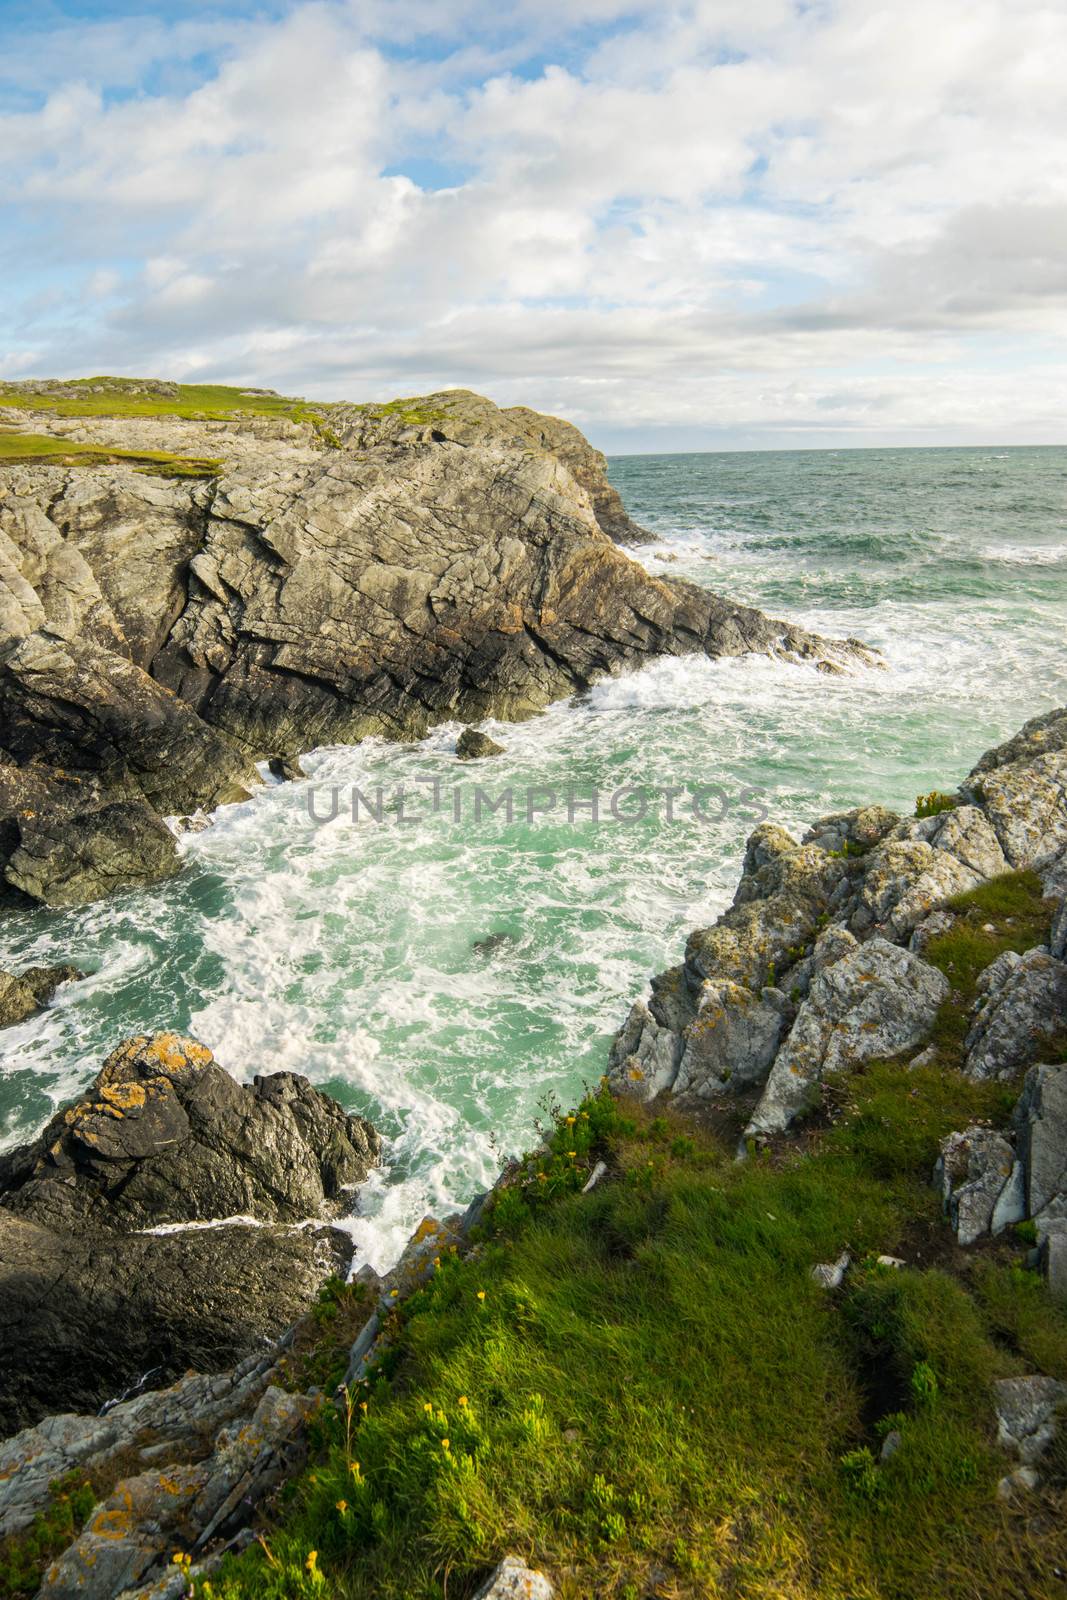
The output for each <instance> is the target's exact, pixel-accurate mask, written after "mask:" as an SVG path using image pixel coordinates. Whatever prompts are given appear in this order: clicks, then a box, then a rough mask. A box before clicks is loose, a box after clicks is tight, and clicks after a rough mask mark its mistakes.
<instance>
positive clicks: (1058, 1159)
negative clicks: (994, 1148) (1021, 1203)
mask: <svg viewBox="0 0 1067 1600" xmlns="http://www.w3.org/2000/svg"><path fill="white" fill-rule="evenodd" d="M1012 1124H1013V1126H1014V1128H1015V1130H1016V1146H1017V1149H1018V1152H1019V1159H1020V1161H1021V1162H1022V1165H1023V1169H1024V1171H1025V1174H1026V1215H1027V1216H1028V1217H1032V1218H1033V1219H1034V1220H1035V1221H1036V1222H1037V1223H1038V1227H1039V1231H1040V1229H1041V1224H1042V1221H1043V1220H1050V1219H1051V1218H1053V1217H1064V1218H1067V1065H1062V1066H1040V1065H1039V1066H1035V1067H1031V1068H1030V1071H1029V1072H1028V1073H1027V1074H1026V1078H1025V1081H1024V1083H1023V1089H1022V1093H1021V1094H1020V1096H1019V1099H1018V1101H1017V1102H1016V1105H1015V1110H1014V1111H1013V1113H1012Z"/></svg>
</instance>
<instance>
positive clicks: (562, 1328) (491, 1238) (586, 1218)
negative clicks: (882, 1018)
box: [205, 874, 1067, 1600]
mask: <svg viewBox="0 0 1067 1600" xmlns="http://www.w3.org/2000/svg"><path fill="white" fill-rule="evenodd" d="M1038 893H1039V887H1038V885H1037V883H1036V880H1035V879H1034V878H1032V877H1031V876H1029V875H1026V874H1018V875H1013V876H1012V877H1011V878H1010V879H1006V880H1000V881H999V882H997V883H995V884H993V885H987V886H984V887H983V888H982V889H980V890H978V891H976V893H975V894H974V895H971V896H965V897H963V898H962V900H961V901H960V902H959V903H958V904H959V908H960V909H961V910H962V911H963V912H964V917H963V920H962V923H961V924H960V925H959V926H958V928H957V929H956V930H954V932H953V933H952V934H950V935H948V936H947V937H946V938H945V939H944V940H942V941H940V943H939V946H938V947H935V948H934V949H932V951H931V958H932V959H933V960H935V961H936V962H937V963H938V965H940V966H942V968H943V969H944V970H946V971H947V972H948V973H949V975H950V977H951V978H952V980H953V983H954V984H955V985H956V989H957V996H956V998H955V999H954V1000H952V1001H950V1002H949V1003H948V1004H947V1006H946V1008H945V1016H944V1019H943V1021H942V1024H941V1026H940V1028H939V1043H940V1048H941V1059H940V1062H939V1064H938V1065H937V1066H934V1067H931V1068H928V1069H926V1070H916V1071H913V1072H908V1071H907V1070H906V1069H905V1068H903V1067H901V1066H899V1065H894V1064H891V1063H886V1064H880V1065H878V1066H875V1067H873V1068H871V1069H870V1070H868V1071H867V1072H865V1073H863V1074H862V1075H857V1076H855V1077H853V1078H851V1079H849V1080H847V1081H845V1082H839V1083H838V1084H836V1085H831V1086H830V1087H829V1089H828V1092H827V1096H826V1104H825V1106H824V1115H823V1118H822V1119H821V1121H820V1123H819V1125H818V1126H817V1127H814V1128H812V1129H810V1130H809V1132H808V1134H807V1135H806V1136H805V1137H804V1138H803V1139H794V1140H791V1141H790V1140H787V1141H783V1142H782V1143H781V1144H780V1145H779V1146H778V1147H777V1149H776V1150H774V1151H772V1152H770V1153H768V1154H767V1155H766V1156H765V1157H762V1158H759V1159H754V1160H751V1161H749V1162H747V1163H744V1164H742V1165H738V1164H736V1163H735V1162H734V1161H733V1160H732V1157H731V1153H730V1151H729V1150H727V1149H726V1148H724V1147H723V1146H722V1145H721V1144H719V1143H718V1142H716V1140H715V1139H714V1138H713V1137H712V1136H711V1135H710V1134H705V1133H702V1132H701V1131H700V1130H697V1129H694V1128H693V1127H691V1126H686V1125H684V1124H683V1123H682V1122H681V1121H680V1120H679V1119H677V1118H676V1117H674V1116H668V1117H662V1116H659V1117H656V1116H653V1115H652V1114H651V1113H648V1112H642V1111H638V1110H631V1109H629V1108H620V1107H619V1106H618V1105H616V1104H615V1103H614V1102H613V1101H612V1100H611V1099H610V1098H609V1097H608V1096H607V1095H606V1094H605V1093H600V1094H598V1095H596V1096H593V1097H591V1098H590V1099H588V1100H587V1101H586V1102H585V1103H584V1105H583V1106H582V1107H580V1108H579V1110H578V1111H577V1112H576V1113H572V1114H571V1115H570V1116H569V1117H564V1116H559V1117H558V1118H557V1119H556V1125H555V1128H554V1131H553V1132H552V1135H551V1139H550V1144H549V1147H548V1149H547V1150H546V1151H543V1152H541V1153H540V1154H539V1155H537V1156H535V1157H532V1158H530V1159H529V1161H528V1162H527V1163H526V1165H525V1167H524V1168H523V1170H522V1172H521V1174H520V1175H519V1178H518V1180H517V1181H516V1183H515V1184H514V1185H513V1186H512V1187H509V1188H508V1189H506V1190H504V1191H503V1192H502V1193H501V1194H500V1196H499V1197H498V1200H497V1203H496V1206H495V1209H494V1211H493V1213H492V1215H491V1218H490V1221H489V1223H488V1225H487V1227H486V1230H485V1237H484V1239H483V1240H482V1242H481V1243H480V1244H479V1246H478V1247H477V1248H476V1249H475V1250H474V1251H473V1252H472V1254H471V1255H470V1256H468V1257H467V1258H466V1259H452V1258H446V1259H445V1260H444V1261H443V1262H442V1263H441V1266H440V1268H439V1270H438V1271H437V1273H436V1275H435V1277H434V1279H433V1281H432V1282H431V1283H430V1284H429V1285H428V1286H427V1287H426V1288H424V1289H422V1290H420V1291H419V1292H418V1293H417V1294H415V1295H414V1296H413V1297H412V1298H411V1299H410V1300H409V1301H407V1302H406V1303H405V1304H404V1305H403V1306H402V1307H401V1308H400V1309H399V1310H398V1311H397V1312H396V1313H394V1318H395V1323H396V1327H395V1329H394V1343H393V1348H392V1349H391V1351H390V1352H389V1353H388V1355H387V1356H386V1357H385V1358H384V1359H383V1362H382V1365H381V1370H380V1371H379V1372H378V1374H377V1375H376V1376H375V1378H374V1380H373V1381H372V1382H371V1383H370V1384H369V1385H368V1386H367V1387H366V1388H365V1389H364V1390H362V1391H361V1392H360V1393H359V1394H356V1395H353V1396H352V1402H351V1408H350V1413H349V1415H348V1416H347V1417H345V1416H339V1415H338V1414H337V1413H336V1412H335V1411H334V1410H333V1409H332V1408H329V1407H326V1408H324V1411H323V1414H322V1418H321V1422H320V1427H319V1434H318V1437H317V1439H316V1455H315V1459H314V1461H313V1463H312V1465H311V1467H310V1468H309V1469H308V1471H307V1472H306V1473H305V1474H304V1475H303V1477H302V1478H300V1479H299V1480H298V1481H296V1482H295V1483H293V1484H291V1485H289V1486H288V1488H287V1491H286V1493H285V1494H284V1495H283V1497H282V1499H281V1502H280V1503H279V1504H278V1505H277V1506H276V1507H275V1509H274V1512H273V1517H272V1521H271V1523H270V1525H268V1526H266V1527H265V1528H264V1529H263V1540H262V1543H261V1544H259V1545H257V1546H255V1547H253V1549H252V1550H251V1551H250V1552H248V1553H246V1554H245V1555H244V1556H242V1557H240V1558H237V1559H231V1560H230V1561H229V1562H228V1563H227V1564H226V1566H225V1567H224V1569H223V1571H222V1573H221V1574H220V1575H218V1576H217V1577H216V1578H215V1579H214V1580H213V1582H212V1584H211V1585H210V1592H211V1593H212V1594H213V1595H215V1596H216V1597H217V1596H220V1595H221V1596H225V1597H226V1600H238V1597H245V1596H256V1597H257V1600H272V1597H274V1600H277V1597H281V1596H296V1595H323V1594H329V1595H337V1596H346V1597H351V1600H371V1597H374V1600H386V1597H389V1600H424V1597H425V1600H430V1597H434V1600H444V1597H445V1596H446V1595H447V1596H448V1597H450V1600H462V1597H464V1596H468V1595H470V1594H471V1593H472V1592H473V1590H474V1588H475V1587H476V1582H477V1579H478V1577H479V1576H482V1575H484V1573H485V1571H486V1569H487V1568H488V1567H489V1566H490V1565H491V1564H492V1563H493V1562H495V1561H496V1560H497V1559H499V1557H500V1556H501V1555H502V1554H504V1553H505V1552H508V1551H514V1550H517V1551H520V1552H523V1553H525V1554H526V1555H528V1556H529V1557H530V1558H532V1560H533V1561H534V1562H535V1563H537V1564H540V1565H543V1566H544V1567H545V1568H547V1569H548V1570H549V1571H550V1572H551V1573H552V1574H553V1576H554V1578H555V1580H556V1582H557V1584H558V1587H559V1592H560V1594H561V1595H562V1596H564V1597H567V1600H578V1597H579V1596H581V1597H588V1596H591V1595H597V1596H609V1595H610V1596H618V1597H620V1600H639V1597H643V1596H646V1595H660V1596H664V1597H667V1596H675V1597H680V1596H727V1595H729V1596H744V1597H751V1600H757V1597H758V1600H771V1597H772V1596H773V1597H776V1600H777V1597H783V1596H787V1597H792V1600H809V1597H812V1600H813V1597H816V1596H818V1597H819V1600H933V1597H937V1600H954V1597H960V1600H964V1597H967V1600H972V1597H973V1600H979V1597H981V1600H999V1597H1004V1600H1007V1597H1009V1596H1012V1597H1019V1596H1030V1597H1039V1596H1046V1595H1048V1596H1051V1595H1053V1594H1059V1593H1061V1592H1062V1583H1061V1580H1059V1579H1058V1578H1057V1577H1056V1576H1055V1575H1054V1573H1055V1568H1056V1566H1057V1564H1058V1565H1060V1566H1061V1567H1062V1566H1063V1565H1064V1561H1065V1555H1067V1551H1065V1540H1064V1535H1063V1531H1062V1530H1063V1527H1064V1512H1065V1510H1067V1493H1065V1491H1067V1455H1065V1458H1064V1459H1063V1460H1061V1461H1060V1463H1059V1465H1058V1466H1057V1465H1056V1464H1055V1463H1053V1467H1052V1471H1051V1472H1050V1474H1049V1480H1048V1483H1047V1486H1046V1487H1045V1488H1044V1489H1043V1490H1042V1491H1041V1493H1040V1494H1039V1495H1037V1496H1035V1497H1033V1498H1032V1499H1031V1500H1030V1501H1029V1502H1028V1503H1027V1504H1026V1505H1025V1506H1022V1507H1016V1508H1009V1507H1005V1506H1003V1505H1002V1504H1001V1503H1000V1502H998V1501H997V1499H996V1496H995V1488H996V1483H997V1481H998V1479H999V1477H1000V1476H1001V1475H1002V1474H1003V1473H1004V1472H1005V1471H1006V1470H1008V1466H1009V1463H1008V1461H1007V1458H1006V1457H1005V1456H1004V1455H1003V1454H1002V1453H1001V1452H1000V1451H999V1450H998V1448H997V1446H996V1444H995V1438H994V1432H995V1430H994V1425H993V1415H992V1401H991V1394H990V1384H991V1382H992V1380H993V1379H994V1378H995V1377H998V1376H1002V1375H1010V1374H1013V1373H1024V1372H1028V1371H1042V1372H1045V1373H1049V1374H1052V1375H1054V1376H1058V1377H1061V1378H1067V1317H1065V1316H1064V1313H1063V1312H1062V1310H1060V1309H1057V1308H1055V1307H1053V1306H1052V1305H1051V1303H1050V1302H1049V1300H1048V1298H1047V1294H1046V1291H1045V1289H1044V1286H1043V1284H1042V1282H1041V1280H1040V1279H1039V1278H1038V1277H1037V1276H1036V1274H1034V1273H1032V1272H1029V1271H1027V1270H1025V1269H1024V1266H1023V1261H1024V1259H1025V1240H1023V1239H1022V1238H1019V1237H1016V1236H1015V1235H1010V1236H1008V1237H1007V1238H1006V1239H1003V1240H1001V1241H998V1242H997V1243H995V1244H990V1245H987V1246H985V1247H981V1248H978V1249H975V1250H972V1251H968V1252H964V1251H961V1250H959V1249H957V1248H956V1247H955V1245H954V1244H953V1241H952V1239H951V1236H950V1234H949V1233H948V1231H947V1229H946V1228H945V1226H944V1224H943V1222H942V1221H941V1218H940V1216H939V1208H938V1203H937V1198H936V1196H935V1194H934V1192H933V1190H932V1188H931V1186H930V1181H929V1180H930V1170H931V1167H932V1165H933V1162H934V1159H935V1156H936V1153H937V1145H938V1142H939V1140H940V1138H941V1137H942V1136H943V1135H944V1134H945V1133H947V1132H949V1131H950V1130H951V1129H953V1128H959V1127H962V1126H965V1125H966V1124H967V1123H968V1122H970V1121H973V1120H975V1119H976V1118H977V1119H982V1118H988V1119H989V1120H990V1121H993V1122H1003V1121H1004V1120H1005V1118H1006V1116H1007V1114H1008V1111H1009V1109H1010V1106H1011V1104H1012V1102H1013V1100H1014V1097H1015V1092H1016V1086H1013V1085H1003V1084H973V1083H971V1082H969V1081H968V1080H966V1079H964V1078H963V1077H962V1076H961V1075H960V1074H959V1072H958V1071H957V1070H955V1068H954V1066H953V1064H952V1061H953V1056H954V1057H955V1060H956V1062H958V1059H959V1057H958V1046H959V1038H960V1030H959V1025H958V1022H957V1021H956V1020H954V1019H955V1017H956V1014H957V1013H958V1011H959V1009H960V1005H959V1001H960V998H962V997H963V996H964V995H966V994H967V992H968V991H969V990H971V989H973V982H974V978H975V976H976V974H977V971H978V970H980V967H981V966H982V965H985V964H986V963H987V961H988V960H989V959H991V958H992V956H993V955H995V954H996V953H997V952H998V951H999V950H1000V949H1003V948H1026V947H1028V946H1029V945H1032V944H1033V943H1034V942H1035V938H1041V937H1044V934H1045V931H1046V929H1047V908H1045V907H1042V906H1041V904H1040V901H1039V898H1038ZM989 924H992V926H993V929H994V931H993V932H992V933H990V932H987V931H983V930H984V929H985V928H986V927H987V925H989ZM598 1155H600V1156H603V1157H605V1158H606V1159H607V1160H608V1162H609V1164H610V1167H611V1176H610V1179H609V1181H606V1182H604V1183H603V1184H602V1185H601V1186H600V1187H599V1188H598V1189H597V1190H595V1191H594V1192H593V1193H592V1194H590V1195H586V1196H582V1195H580V1194H579V1193H577V1190H578V1189H579V1188H580V1186H581V1183H582V1182H583V1181H584V1178H585V1176H586V1173H587V1171H588V1169H589V1166H590V1164H591V1162H592V1160H593V1159H594V1158H595V1157H596V1156H598ZM845 1247H847V1248H848V1249H849V1250H851V1252H852V1253H853V1256H854V1257H855V1258H856V1259H857V1261H858V1262H859V1265H858V1266H857V1267H855V1268H854V1269H853V1271H852V1272H850V1274H849V1276H848V1279H847V1280H846V1288H845V1289H844V1290H843V1291H842V1292H841V1293H840V1294H838V1295H827V1294H826V1293H825V1292H823V1291H822V1290H820V1289H819V1288H818V1287H817V1286H816V1285H815V1284H814V1283H813V1281H812V1279H811V1277H810V1268H811V1265H812V1264H813V1263H814V1262H816V1261H824V1260H830V1259H833V1258H834V1257H835V1256H836V1255H837V1254H838V1252H839V1251H840V1250H842V1249H843V1248H845ZM881 1252H886V1253H890V1254H898V1255H901V1256H903V1257H905V1258H906V1259H907V1261H908V1262H909V1263H910V1265H909V1266H908V1268H907V1269H905V1270H903V1271H896V1270H893V1269H886V1268H882V1267H879V1266H877V1265H876V1264H875V1262H874V1257H875V1256H876V1255H877V1254H879V1253H881ZM364 1408H365V1409H364ZM890 1428H895V1429H897V1430H899V1432H900V1434H901V1437H902V1445H901V1448H900V1449H899V1451H898V1452H897V1453H896V1454H895V1455H894V1456H893V1457H892V1458H891V1459H890V1460H888V1461H887V1462H885V1463H884V1464H883V1463H881V1462H880V1461H879V1451H880V1446H881V1440H882V1438H883V1437H884V1435H885V1433H886V1432H887V1431H888V1430H889V1429H890ZM205 1592H206V1591H205Z"/></svg>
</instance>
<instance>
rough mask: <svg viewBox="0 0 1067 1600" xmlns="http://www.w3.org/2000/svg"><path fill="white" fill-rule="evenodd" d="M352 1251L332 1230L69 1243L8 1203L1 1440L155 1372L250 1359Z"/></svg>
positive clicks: (160, 1375)
mask: <svg viewBox="0 0 1067 1600" xmlns="http://www.w3.org/2000/svg"><path fill="white" fill-rule="evenodd" d="M351 1256H352V1241H351V1239H350V1237H349V1236H348V1234H345V1233H341V1232H339V1231H338V1230H336V1229H334V1228H330V1227H326V1228H322V1229H311V1228H298V1227H283V1226H279V1225H277V1224H275V1225H267V1226H258V1227H257V1226H240V1225H237V1224H234V1225H231V1226H228V1227H200V1228H198V1227H193V1228H185V1229H182V1230H180V1231H177V1232H173V1233H162V1234H151V1233H139V1234H116V1233H104V1232H102V1231H100V1232H87V1233H80V1234H71V1233H59V1232H56V1231H55V1230H53V1229H50V1228H46V1227H42V1226H41V1225H40V1224H39V1223H36V1222H33V1221H30V1220H29V1219H28V1218H26V1217H22V1216H17V1215H15V1214H14V1213H13V1212H11V1211H9V1210H7V1209H6V1208H5V1207H3V1206H0V1296H2V1299H3V1305H4V1317H3V1320H2V1322H0V1435H2V1434H5V1433H9V1432H11V1431H12V1430H14V1429H15V1428H20V1427H25V1426H26V1425H27V1424H31V1423H34V1422H37V1421H38V1420H39V1419H40V1418H41V1417H43V1416H46V1415H49V1414H50V1413H53V1412H56V1411H62V1410H70V1409H75V1410H80V1411H95V1410H97V1409H98V1408H99V1407H100V1406H101V1405H103V1404H104V1402H105V1401H107V1400H110V1399H113V1398H114V1397H115V1396H117V1395H121V1394H123V1393H125V1392H126V1391H127V1390H129V1389H130V1388H131V1387H133V1386H135V1385H136V1384H137V1383H138V1381H139V1379H141V1378H142V1376H143V1375H145V1374H151V1381H152V1382H153V1383H156V1384H158V1383H164V1382H168V1381H172V1380H173V1379H175V1378H177V1377H178V1376H180V1374H182V1373H183V1372H185V1371H187V1370H188V1369H189V1368H190V1367H192V1368H195V1369H197V1370H198V1371H200V1372H217V1371H220V1370H222V1369H223V1368H225V1367H227V1366H231V1365H233V1364H234V1363H236V1362H238V1361H241V1360H243V1359H244V1358H245V1357H246V1356H248V1355H249V1354H250V1353H251V1352H253V1351H257V1350H261V1349H262V1348H263V1345H264V1342H265V1341H266V1340H270V1339H276V1338H278V1337H279V1336H280V1335H281V1334H282V1333H284V1331H285V1330H286V1328H288V1327H289V1326H290V1324H292V1323H293V1322H295V1320H296V1319H297V1317H299V1316H300V1315H301V1313H302V1312H304V1311H305V1310H306V1309H307V1307H308V1305H309V1304H310V1303H311V1301H312V1300H313V1299H314V1297H315V1295H316V1293H317V1292H318V1289H319V1287H320V1285H321V1284H322V1283H323V1281H324V1280H325V1279H326V1278H327V1277H329V1276H330V1274H331V1273H334V1272H340V1273H344V1272H345V1271H346V1270H347V1268H348V1265H349V1262H350V1261H351Z"/></svg>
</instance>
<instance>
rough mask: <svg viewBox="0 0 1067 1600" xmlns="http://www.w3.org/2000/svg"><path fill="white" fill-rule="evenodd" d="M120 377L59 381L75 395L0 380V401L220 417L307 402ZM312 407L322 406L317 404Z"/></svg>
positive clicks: (81, 413) (301, 407)
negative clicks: (173, 390) (147, 386)
mask: <svg viewBox="0 0 1067 1600" xmlns="http://www.w3.org/2000/svg"><path fill="white" fill-rule="evenodd" d="M135 381H136V380H125V381H124V380H123V379H121V378H83V379H77V380H74V381H73V382H71V383H64V384H63V386H62V387H63V388H64V389H70V388H79V389H84V390H85V393H84V394H79V395H77V396H70V395H59V394H48V393H45V394H24V393H22V392H20V391H19V390H16V389H11V388H8V387H6V386H5V385H4V384H2V383H0V406H16V407H18V408H19V409H20V410H23V411H46V412H49V413H50V414H51V415H53V416H59V417H191V418H197V419H199V418H203V417H208V418H225V417H232V416H236V415H252V416H282V417H296V416H298V414H303V413H304V412H305V411H306V410H307V402H306V401H303V400H295V399H292V398H288V397H286V396H284V395H250V394H246V393H245V392H244V391H243V390H241V389H233V388H227V387H226V386H224V385H222V384H211V383H183V384H179V385H178V394H177V396H169V395H154V394H138V393H135V392H133V391H132V390H131V388H130V387H129V384H130V383H132V382H135ZM102 384H106V385H107V392H106V393H104V394H91V393H90V392H89V390H90V388H91V387H99V386H100V385H102ZM316 409H319V410H321V409H324V408H322V407H317V408H316Z"/></svg>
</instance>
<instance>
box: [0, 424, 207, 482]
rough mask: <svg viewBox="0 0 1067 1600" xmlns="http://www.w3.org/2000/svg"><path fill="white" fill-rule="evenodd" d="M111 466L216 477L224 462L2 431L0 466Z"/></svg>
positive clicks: (167, 475)
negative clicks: (113, 448)
mask: <svg viewBox="0 0 1067 1600" xmlns="http://www.w3.org/2000/svg"><path fill="white" fill-rule="evenodd" d="M111 463H120V464H123V465H127V466H133V467H135V468H136V469H137V470H138V471H141V472H145V473H149V474H151V475H152V476H153V477H163V478H213V477H215V476H217V474H218V473H219V472H220V471H221V468H222V463H221V461H216V460H207V459H206V458H201V457H193V456H179V455H174V454H173V453H172V452H170V451H168V450H112V449H110V448H109V447H108V446H107V445H97V444H85V443H80V442H79V441H77V440H75V439H61V438H56V437H55V436H53V435H52V434H43V433H11V432H9V431H7V430H5V429H0V465H5V464H6V465H8V466H16V465H34V464H40V465H43V466H49V465H55V466H81V467H99V466H107V465H109V464H111Z"/></svg>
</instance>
